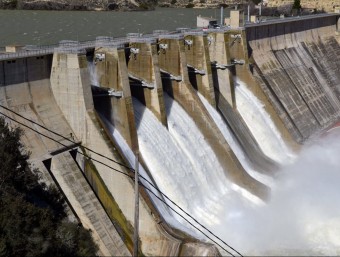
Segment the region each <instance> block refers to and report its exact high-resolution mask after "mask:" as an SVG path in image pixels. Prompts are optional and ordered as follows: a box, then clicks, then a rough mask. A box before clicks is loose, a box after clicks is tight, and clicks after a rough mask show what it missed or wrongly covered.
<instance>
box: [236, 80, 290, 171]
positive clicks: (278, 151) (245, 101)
mask: <svg viewBox="0 0 340 257" xmlns="http://www.w3.org/2000/svg"><path fill="white" fill-rule="evenodd" d="M234 83H235V85H236V86H235V94H236V104H237V109H238V111H239V112H240V114H241V116H242V118H243V119H244V121H245V123H246V124H247V126H248V128H249V129H250V131H251V132H252V134H253V136H254V138H255V140H256V141H257V143H258V144H259V146H260V148H261V150H262V151H263V153H264V154H265V155H267V156H268V157H269V158H271V159H272V160H274V161H276V162H278V163H281V164H285V163H291V162H292V161H293V160H294V154H293V153H292V151H291V150H290V149H289V147H288V146H287V145H286V143H285V142H284V140H283V139H282V137H281V135H280V132H279V131H278V129H277V128H276V126H275V124H274V123H273V121H272V120H271V118H270V116H269V114H268V113H267V112H266V110H265V109H264V105H263V103H261V102H260V101H259V100H258V99H257V98H256V97H255V96H254V95H253V94H252V93H251V92H250V91H249V90H248V89H247V87H246V85H245V84H244V82H242V81H240V80H239V79H235V81H234Z"/></svg>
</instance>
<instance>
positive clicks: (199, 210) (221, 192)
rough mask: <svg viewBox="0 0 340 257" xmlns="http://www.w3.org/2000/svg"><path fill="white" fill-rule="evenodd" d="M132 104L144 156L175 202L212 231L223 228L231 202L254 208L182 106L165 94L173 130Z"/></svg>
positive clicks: (136, 103) (146, 110) (164, 189)
mask: <svg viewBox="0 0 340 257" xmlns="http://www.w3.org/2000/svg"><path fill="white" fill-rule="evenodd" d="M133 103H134V107H135V114H136V123H137V132H138V140H139V146H140V151H141V154H142V156H143V158H144V160H145V162H146V164H147V166H148V168H149V170H150V171H151V173H152V176H153V178H154V179H155V181H156V183H157V185H158V186H159V187H160V189H161V190H162V191H164V192H165V193H166V194H167V195H168V196H169V197H170V198H171V199H173V200H174V201H175V202H176V203H178V204H179V205H180V206H181V207H183V208H184V209H185V210H186V211H188V212H189V213H190V214H191V215H193V216H194V217H196V218H197V219H198V220H199V221H200V222H202V223H203V224H204V225H207V226H213V225H214V224H216V223H219V222H220V220H221V217H222V216H221V215H222V214H223V213H224V210H225V208H227V206H228V202H229V201H239V202H245V203H246V202H247V203H248V204H252V203H251V201H249V200H247V199H246V198H245V197H242V194H240V193H239V192H238V188H237V187H236V186H235V185H233V184H231V183H230V182H229V181H228V180H227V179H226V177H225V175H224V172H223V169H222V167H221V165H220V164H219V162H218V161H217V159H216V157H215V155H214V154H213V152H212V149H211V147H210V146H209V144H208V143H207V142H206V141H205V140H204V137H203V135H202V134H201V132H200V131H199V129H198V128H197V126H196V125H195V123H194V121H193V120H192V119H191V117H190V116H188V115H187V114H186V113H185V111H184V110H183V109H182V108H181V107H180V105H179V104H178V103H177V102H175V101H173V100H172V99H171V98H170V97H169V96H167V95H166V94H165V103H166V108H167V114H168V127H169V130H167V129H166V128H165V127H164V126H163V125H161V123H160V122H159V121H158V120H157V119H156V117H155V116H154V115H153V114H152V113H151V112H150V111H149V110H148V109H146V108H145V107H144V106H143V105H142V104H141V103H140V102H138V101H137V100H136V99H134V101H133ZM184 224H186V225H187V223H185V222H184Z"/></svg>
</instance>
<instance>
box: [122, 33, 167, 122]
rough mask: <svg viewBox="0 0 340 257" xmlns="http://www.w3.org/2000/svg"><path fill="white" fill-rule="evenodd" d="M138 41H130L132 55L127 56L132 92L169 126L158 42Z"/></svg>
mask: <svg viewBox="0 0 340 257" xmlns="http://www.w3.org/2000/svg"><path fill="white" fill-rule="evenodd" d="M138 39H140V38H131V39H130V46H129V49H130V53H129V56H127V62H128V72H129V77H130V81H131V83H130V84H131V90H132V91H133V92H132V93H133V94H135V96H136V97H137V98H138V99H139V100H140V101H141V102H142V103H144V104H145V106H146V107H147V108H149V109H150V110H151V111H152V112H153V114H154V115H155V116H156V118H157V119H158V120H159V121H160V122H161V123H162V124H163V125H164V126H167V120H166V113H165V107H164V99H163V89H162V81H161V75H160V71H159V66H158V57H157V45H156V41H155V40H154V41H148V40H146V41H145V42H143V41H142V42H141V41H140V40H138ZM133 49H135V50H133ZM134 51H138V53H136V52H134Z"/></svg>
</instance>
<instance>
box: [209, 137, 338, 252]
mask: <svg viewBox="0 0 340 257" xmlns="http://www.w3.org/2000/svg"><path fill="white" fill-rule="evenodd" d="M339 139H340V131H333V132H332V133H329V134H328V135H326V136H324V137H322V138H320V139H318V140H315V141H314V142H313V143H310V144H309V145H307V146H305V147H304V148H303V149H302V151H301V153H300V155H299V157H298V158H297V160H296V161H295V163H294V164H291V165H289V166H286V167H285V168H283V169H282V170H281V172H280V173H279V175H278V176H277V177H276V178H275V181H276V183H275V185H274V186H273V187H272V192H271V199H270V201H269V202H268V203H266V204H264V205H254V204H249V203H248V204H244V202H235V201H234V202H233V205H232V206H229V208H226V211H225V213H224V214H223V216H221V217H223V218H221V220H220V221H219V222H217V223H216V225H215V226H214V231H215V232H216V233H217V234H218V235H221V236H222V238H223V239H225V241H227V242H228V243H230V244H231V245H232V246H234V247H235V248H236V249H237V250H238V251H240V252H241V253H242V254H243V255H271V256H273V255H304V256H307V255H309V256H310V255H319V256H320V255H332V256H335V255H339V254H340V204H339V203H340V201H339V199H340V158H339V157H340V140H339Z"/></svg>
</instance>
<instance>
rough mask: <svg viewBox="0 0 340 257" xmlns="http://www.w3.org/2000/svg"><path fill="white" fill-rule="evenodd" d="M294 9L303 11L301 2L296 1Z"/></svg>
mask: <svg viewBox="0 0 340 257" xmlns="http://www.w3.org/2000/svg"><path fill="white" fill-rule="evenodd" d="M293 9H301V1H300V0H294V4H293Z"/></svg>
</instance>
